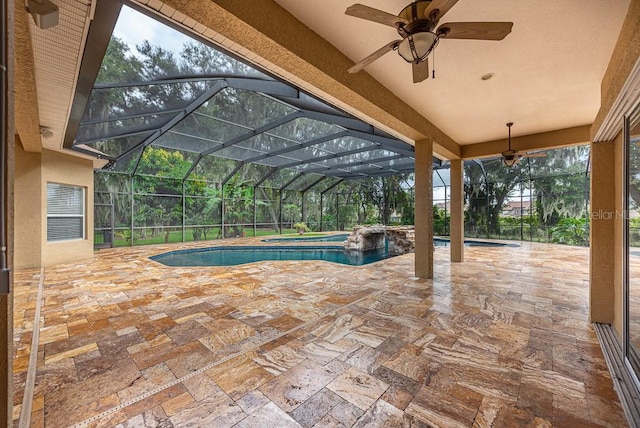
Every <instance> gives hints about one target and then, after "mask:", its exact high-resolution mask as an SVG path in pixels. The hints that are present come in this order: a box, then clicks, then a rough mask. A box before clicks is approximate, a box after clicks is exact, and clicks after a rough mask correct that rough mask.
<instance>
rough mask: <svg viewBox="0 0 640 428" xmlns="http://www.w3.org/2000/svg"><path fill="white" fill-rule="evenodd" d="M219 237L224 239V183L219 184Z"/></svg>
mask: <svg viewBox="0 0 640 428" xmlns="http://www.w3.org/2000/svg"><path fill="white" fill-rule="evenodd" d="M220 237H221V238H222V239H224V184H222V185H221V186H220Z"/></svg>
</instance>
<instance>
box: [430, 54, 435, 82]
mask: <svg viewBox="0 0 640 428" xmlns="http://www.w3.org/2000/svg"><path fill="white" fill-rule="evenodd" d="M431 78H432V79H435V78H436V51H435V49H434V51H433V68H432V69H431Z"/></svg>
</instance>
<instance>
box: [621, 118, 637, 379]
mask: <svg viewBox="0 0 640 428" xmlns="http://www.w3.org/2000/svg"><path fill="white" fill-rule="evenodd" d="M624 138H625V157H626V162H625V164H626V165H625V176H626V180H625V186H626V190H625V193H626V200H627V209H626V212H625V216H624V218H625V253H626V254H625V257H626V263H625V272H624V276H625V317H624V318H625V333H624V339H625V340H624V348H625V357H626V363H627V365H628V366H629V368H630V369H631V371H632V372H633V373H635V375H636V380H637V379H639V378H640V106H638V107H637V108H636V110H635V111H634V112H633V113H632V114H631V115H630V116H628V117H626V118H625V132H624Z"/></svg>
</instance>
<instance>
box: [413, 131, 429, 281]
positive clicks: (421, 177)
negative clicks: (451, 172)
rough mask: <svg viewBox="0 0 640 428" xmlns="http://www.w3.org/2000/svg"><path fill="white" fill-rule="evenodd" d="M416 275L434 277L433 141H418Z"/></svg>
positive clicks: (416, 170)
mask: <svg viewBox="0 0 640 428" xmlns="http://www.w3.org/2000/svg"><path fill="white" fill-rule="evenodd" d="M415 155H416V157H415V159H416V168H415V180H416V195H415V219H414V224H415V231H416V253H415V275H416V276H417V277H419V278H425V279H430V278H433V142H432V141H431V140H430V139H425V140H420V141H416V152H415Z"/></svg>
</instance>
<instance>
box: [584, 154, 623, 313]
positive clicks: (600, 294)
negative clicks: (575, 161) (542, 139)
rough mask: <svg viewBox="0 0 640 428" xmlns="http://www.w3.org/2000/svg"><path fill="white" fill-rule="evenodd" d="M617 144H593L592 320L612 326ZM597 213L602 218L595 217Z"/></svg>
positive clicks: (590, 279) (590, 258)
mask: <svg viewBox="0 0 640 428" xmlns="http://www.w3.org/2000/svg"><path fill="white" fill-rule="evenodd" d="M615 170H616V159H615V144H614V143H613V142H607V143H591V231H590V232H591V233H590V240H591V241H590V245H589V269H590V270H589V283H590V286H589V319H590V321H591V322H598V323H602V324H610V323H612V322H613V321H614V318H615V315H614V307H615V305H614V300H615V297H614V292H613V291H614V276H615V274H616V272H615V266H616V258H619V259H620V260H622V254H620V251H619V250H618V248H621V247H622V246H621V245H618V246H616V231H615V222H616V216H615V215H613V213H616V212H618V211H616V195H615V193H616V192H614V191H612V189H615V188H616V177H615V175H616V174H615ZM594 213H598V214H600V215H594Z"/></svg>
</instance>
